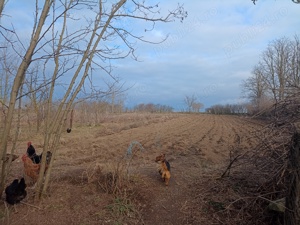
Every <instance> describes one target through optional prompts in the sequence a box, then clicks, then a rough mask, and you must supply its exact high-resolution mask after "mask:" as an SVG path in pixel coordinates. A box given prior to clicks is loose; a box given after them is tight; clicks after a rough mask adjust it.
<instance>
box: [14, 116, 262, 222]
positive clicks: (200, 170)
mask: <svg viewBox="0 0 300 225" xmlns="http://www.w3.org/2000/svg"><path fill="white" fill-rule="evenodd" d="M122 123H124V122H122ZM114 124H115V125H113V124H112V123H110V124H104V125H103V126H99V127H92V128H86V127H81V128H79V127H78V128H75V129H73V131H72V132H71V133H70V134H67V133H66V134H64V135H63V137H62V144H61V147H60V150H59V155H58V156H57V159H56V161H55V164H54V172H53V176H52V177H53V179H52V182H51V185H50V190H49V193H50V195H49V196H48V197H46V198H45V199H44V200H43V201H42V203H41V204H40V205H39V207H40V209H37V208H34V207H31V206H28V205H18V211H19V213H17V214H15V213H13V212H11V214H10V223H11V224H25V223H24V221H25V222H26V224H39V223H38V222H37V221H42V224H146V225H156V224H161V225H176V224H178V225H180V224H213V223H212V222H210V223H209V221H208V220H209V218H205V217H202V216H201V212H199V211H201V210H204V209H205V204H206V203H205V202H203V205H201V204H202V203H200V205H199V202H198V203H197V205H193V204H194V202H195V201H194V200H195V198H196V197H197V196H195V193H199V192H200V193H201V191H203V192H205V190H206V189H209V188H210V187H209V186H205V184H203V183H202V184H201V185H200V183H201V180H203V178H204V177H206V178H207V177H212V178H213V177H215V178H217V177H218V176H220V175H221V174H220V171H222V170H223V169H225V168H226V163H228V155H229V151H230V150H232V148H233V146H237V145H238V146H239V148H241V149H243V150H251V148H253V147H254V146H255V139H254V138H253V132H254V131H255V130H256V129H257V128H259V127H260V124H259V123H258V122H255V121H252V120H250V119H245V118H242V117H236V116H217V115H206V114H200V115H184V114H179V115H177V116H169V117H162V118H158V119H156V120H153V121H151V120H149V122H147V123H139V125H134V126H133V125H131V126H130V125H128V126H127V127H126V129H116V127H117V125H116V122H115V123H114ZM125 125H126V124H125V123H124V126H125ZM124 126H123V127H124ZM33 143H35V141H34V140H33ZM137 143H139V144H141V145H142V147H143V149H141V148H140V147H139V144H137ZM24 145H26V144H25V143H24ZM37 146H38V145H37ZM130 146H131V147H132V148H130ZM130 150H131V151H132V155H131V156H128V157H129V158H130V157H132V160H131V161H130V167H129V169H130V174H131V175H133V176H135V177H136V178H135V179H136V183H135V184H136V190H135V193H136V196H135V205H136V210H137V211H138V213H136V214H135V216H134V218H129V217H130V215H127V216H126V215H125V216H124V215H122V216H123V217H122V219H118V218H117V217H115V216H114V215H111V213H109V212H108V211H109V210H108V209H107V205H109V204H111V199H112V197H108V194H105V193H99V191H98V190H97V188H95V185H93V181H92V180H93V179H94V177H93V174H92V171H93V169H94V168H95V167H96V166H99V168H101V169H102V171H103V172H105V171H106V170H107V171H109V169H110V168H112V167H113V166H114V165H115V164H116V162H119V161H120V160H121V159H122V158H123V157H124V156H125V155H126V153H130ZM161 153H165V154H166V158H167V160H168V161H169V162H170V164H171V180H170V184H169V186H168V187H165V185H164V183H163V182H162V181H161V179H160V177H159V174H158V172H157V164H156V163H155V162H154V159H155V157H156V156H157V155H159V154H161ZM21 168H22V165H21V163H20V162H19V164H17V165H16V166H15V168H13V173H12V175H11V176H16V175H17V174H19V173H20V171H21ZM89 171H91V172H89ZM89 178H90V180H89ZM195 184H197V185H198V186H195ZM195 190H197V192H195ZM28 192H29V193H28V198H27V202H28V203H32V195H33V190H30V189H29V190H28ZM113 213H116V212H113ZM203 213H204V214H205V212H203ZM32 215H34V216H32ZM137 215H138V216H137ZM126 217H128V218H129V219H128V220H126ZM200 217H201V218H200ZM214 224H218V223H214Z"/></svg>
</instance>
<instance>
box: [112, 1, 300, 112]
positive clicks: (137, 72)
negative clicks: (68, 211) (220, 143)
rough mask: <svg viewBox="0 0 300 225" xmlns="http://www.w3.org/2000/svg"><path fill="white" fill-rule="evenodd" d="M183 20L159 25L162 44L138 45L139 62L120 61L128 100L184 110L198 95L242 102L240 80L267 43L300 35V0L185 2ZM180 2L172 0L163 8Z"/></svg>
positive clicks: (157, 32) (130, 103)
mask: <svg viewBox="0 0 300 225" xmlns="http://www.w3.org/2000/svg"><path fill="white" fill-rule="evenodd" d="M181 3H183V4H184V8H185V10H186V11H187V12H188V17H187V18H186V19H185V20H184V21H183V23H181V22H179V21H177V22H174V23H171V24H170V23H168V24H161V25H158V26H157V27H156V28H155V29H154V30H153V32H152V35H153V38H154V39H155V37H156V36H158V37H160V36H163V35H167V34H169V38H168V39H167V41H165V42H164V43H162V44H160V45H149V44H147V45H142V44H139V45H138V46H137V47H138V48H137V55H138V56H139V62H135V61H132V60H131V61H127V60H125V61H123V62H119V64H118V68H117V69H116V72H117V74H118V76H119V77H120V78H121V79H122V80H123V81H125V82H126V83H127V84H128V85H129V86H133V87H132V88H131V89H130V90H129V91H128V93H127V98H126V105H127V106H129V107H131V106H134V105H136V104H140V103H154V104H165V105H169V106H172V107H173V108H174V109H175V110H178V111H181V110H184V109H185V108H186V105H185V103H184V98H185V97H186V96H195V97H196V98H197V101H198V102H201V103H203V104H204V108H203V109H205V108H208V107H210V106H212V105H215V104H227V103H229V104H236V103H243V102H245V99H244V98H243V95H242V88H241V83H242V81H243V80H245V79H247V78H248V77H249V76H251V71H252V69H253V67H254V66H255V65H256V64H257V63H258V61H259V58H260V55H261V53H262V52H263V51H264V50H265V49H266V48H267V46H268V44H269V43H270V42H271V41H273V40H275V39H279V38H282V37H288V38H293V36H294V35H296V34H297V35H300V33H299V28H300V4H295V3H293V2H292V1H289V0H285V1H283V0H259V1H258V2H257V3H256V5H254V4H253V3H252V1H250V0H230V1H221V0H220V1H219V0H214V1H204V0H201V1H191V0H185V1H181ZM174 6H176V3H174V2H173V1H168V3H165V4H163V8H172V7H174Z"/></svg>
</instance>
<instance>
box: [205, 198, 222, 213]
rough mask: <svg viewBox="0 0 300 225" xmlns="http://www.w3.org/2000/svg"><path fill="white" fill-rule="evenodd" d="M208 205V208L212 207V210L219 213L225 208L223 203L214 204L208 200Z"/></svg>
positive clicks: (214, 202)
mask: <svg viewBox="0 0 300 225" xmlns="http://www.w3.org/2000/svg"><path fill="white" fill-rule="evenodd" d="M208 204H209V205H210V206H212V208H213V209H214V210H215V211H221V210H224V209H225V206H224V203H223V202H216V201H213V200H210V201H209V202H208Z"/></svg>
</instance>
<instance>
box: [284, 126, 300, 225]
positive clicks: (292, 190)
mask: <svg viewBox="0 0 300 225" xmlns="http://www.w3.org/2000/svg"><path fill="white" fill-rule="evenodd" d="M299 167H300V133H299V130H297V131H296V132H295V134H294V135H293V138H292V145H291V148H290V152H289V162H288V167H287V169H288V175H287V184H288V185H289V186H288V192H287V196H286V208H287V209H286V211H285V218H284V220H285V223H284V224H286V225H299V224H300V170H299Z"/></svg>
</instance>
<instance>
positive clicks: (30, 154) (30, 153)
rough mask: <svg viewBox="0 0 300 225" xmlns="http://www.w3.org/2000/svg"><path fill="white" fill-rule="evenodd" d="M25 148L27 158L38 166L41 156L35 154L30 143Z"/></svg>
mask: <svg viewBox="0 0 300 225" xmlns="http://www.w3.org/2000/svg"><path fill="white" fill-rule="evenodd" d="M27 146H28V148H27V155H28V157H29V158H30V159H31V160H32V162H33V163H35V164H39V163H40V162H41V159H42V155H37V154H36V151H35V148H34V147H33V145H32V144H31V142H30V141H29V142H28V143H27Z"/></svg>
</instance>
